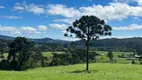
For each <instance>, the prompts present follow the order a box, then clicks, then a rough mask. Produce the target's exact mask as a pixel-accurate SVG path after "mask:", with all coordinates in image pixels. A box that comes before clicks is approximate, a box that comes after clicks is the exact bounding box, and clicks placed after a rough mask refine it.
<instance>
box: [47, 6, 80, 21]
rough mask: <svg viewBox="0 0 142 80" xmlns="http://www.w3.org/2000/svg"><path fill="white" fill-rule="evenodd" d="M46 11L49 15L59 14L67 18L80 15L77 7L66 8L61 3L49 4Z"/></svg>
mask: <svg viewBox="0 0 142 80" xmlns="http://www.w3.org/2000/svg"><path fill="white" fill-rule="evenodd" d="M47 12H48V14H51V15H61V16H65V17H67V18H73V17H74V18H75V17H79V16H80V12H79V11H78V10H77V9H75V8H74V7H70V8H67V6H66V5H62V4H56V5H55V4H49V5H48V10H47Z"/></svg>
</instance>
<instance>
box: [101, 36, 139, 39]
mask: <svg viewBox="0 0 142 80" xmlns="http://www.w3.org/2000/svg"><path fill="white" fill-rule="evenodd" d="M133 37H141V36H103V37H100V38H99V39H106V38H118V39H124V38H133Z"/></svg>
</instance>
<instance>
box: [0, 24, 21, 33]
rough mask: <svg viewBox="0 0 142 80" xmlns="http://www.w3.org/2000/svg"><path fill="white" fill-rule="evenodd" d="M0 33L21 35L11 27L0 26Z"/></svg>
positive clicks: (16, 29)
mask: <svg viewBox="0 0 142 80" xmlns="http://www.w3.org/2000/svg"><path fill="white" fill-rule="evenodd" d="M0 31H4V32H7V33H11V34H21V32H20V30H19V29H18V28H16V27H13V26H1V25H0Z"/></svg>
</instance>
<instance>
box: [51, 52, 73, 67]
mask: <svg viewBox="0 0 142 80" xmlns="http://www.w3.org/2000/svg"><path fill="white" fill-rule="evenodd" d="M71 63H72V56H71V54H68V53H60V54H58V53H53V60H52V62H51V66H57V65H69V64H71Z"/></svg>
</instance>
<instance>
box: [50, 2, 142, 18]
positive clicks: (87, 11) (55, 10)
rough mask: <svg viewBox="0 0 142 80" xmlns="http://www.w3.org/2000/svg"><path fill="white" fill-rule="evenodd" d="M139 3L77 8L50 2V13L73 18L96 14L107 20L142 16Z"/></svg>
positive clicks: (117, 3) (118, 3) (116, 3)
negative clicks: (135, 4)
mask: <svg viewBox="0 0 142 80" xmlns="http://www.w3.org/2000/svg"><path fill="white" fill-rule="evenodd" d="M140 1H141V0H140ZM140 1H137V3H139V5H140V4H141V3H140ZM139 5H137V6H131V5H129V4H127V3H120V2H115V3H110V4H109V5H106V6H102V5H95V4H94V5H92V6H84V7H79V8H78V9H76V8H74V7H67V6H65V5H62V4H56V5H55V4H50V5H49V10H48V14H50V15H60V16H64V17H66V18H71V19H75V18H79V17H81V16H83V15H94V16H97V17H99V18H101V19H105V20H122V19H126V18H128V17H129V16H137V17H139V16H142V6H139Z"/></svg>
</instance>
